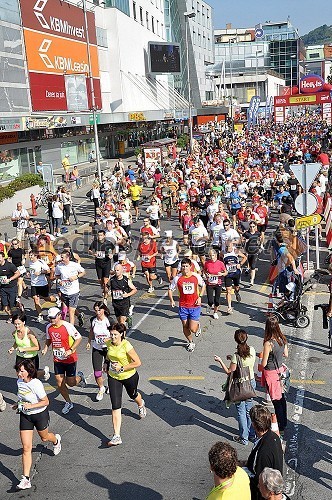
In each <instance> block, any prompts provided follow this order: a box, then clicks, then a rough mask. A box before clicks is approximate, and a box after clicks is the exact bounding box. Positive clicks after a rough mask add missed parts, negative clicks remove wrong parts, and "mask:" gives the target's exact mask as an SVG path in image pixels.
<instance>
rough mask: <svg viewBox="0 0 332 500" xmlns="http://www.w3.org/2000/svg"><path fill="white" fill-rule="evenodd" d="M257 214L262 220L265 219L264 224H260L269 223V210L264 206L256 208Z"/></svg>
mask: <svg viewBox="0 0 332 500" xmlns="http://www.w3.org/2000/svg"><path fill="white" fill-rule="evenodd" d="M254 211H255V212H256V214H257V215H258V216H259V218H260V219H264V222H261V223H260V224H267V221H268V217H267V216H268V213H269V212H268V209H267V207H264V206H262V205H258V206H257V207H255V210H254Z"/></svg>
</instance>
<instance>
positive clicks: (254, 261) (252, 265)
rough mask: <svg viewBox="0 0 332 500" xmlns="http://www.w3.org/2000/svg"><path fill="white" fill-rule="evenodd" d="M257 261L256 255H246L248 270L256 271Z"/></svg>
mask: <svg viewBox="0 0 332 500" xmlns="http://www.w3.org/2000/svg"><path fill="white" fill-rule="evenodd" d="M257 261H258V254H257V253H254V254H252V255H250V254H249V255H248V264H249V268H250V269H256V266H257Z"/></svg>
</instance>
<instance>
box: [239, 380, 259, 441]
mask: <svg viewBox="0 0 332 500" xmlns="http://www.w3.org/2000/svg"><path fill="white" fill-rule="evenodd" d="M250 382H251V385H252V387H253V389H256V381H255V379H252V380H251V381H250ZM253 404H254V402H253V400H252V399H247V401H241V403H237V404H236V405H235V406H236V411H237V420H238V422H239V431H240V438H241V439H242V440H243V442H244V444H248V441H249V438H250V439H254V438H255V436H256V435H255V431H254V428H253V426H252V425H251V420H250V417H249V411H250V409H251V408H252V407H253Z"/></svg>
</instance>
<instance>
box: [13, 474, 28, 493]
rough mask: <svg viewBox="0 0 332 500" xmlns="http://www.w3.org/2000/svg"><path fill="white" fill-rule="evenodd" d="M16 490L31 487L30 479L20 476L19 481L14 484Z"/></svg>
mask: <svg viewBox="0 0 332 500" xmlns="http://www.w3.org/2000/svg"><path fill="white" fill-rule="evenodd" d="M16 488H17V489H18V490H27V489H29V488H31V481H30V479H27V478H26V477H25V476H22V479H21V481H20V482H19V483H18V485H17V486H16Z"/></svg>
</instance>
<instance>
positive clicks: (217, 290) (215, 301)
mask: <svg viewBox="0 0 332 500" xmlns="http://www.w3.org/2000/svg"><path fill="white" fill-rule="evenodd" d="M206 294H207V299H208V304H209V306H210V307H212V306H213V305H215V306H216V307H217V306H219V304H220V294H221V285H216V286H211V285H207V287H206Z"/></svg>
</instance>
